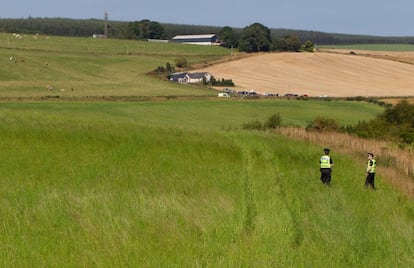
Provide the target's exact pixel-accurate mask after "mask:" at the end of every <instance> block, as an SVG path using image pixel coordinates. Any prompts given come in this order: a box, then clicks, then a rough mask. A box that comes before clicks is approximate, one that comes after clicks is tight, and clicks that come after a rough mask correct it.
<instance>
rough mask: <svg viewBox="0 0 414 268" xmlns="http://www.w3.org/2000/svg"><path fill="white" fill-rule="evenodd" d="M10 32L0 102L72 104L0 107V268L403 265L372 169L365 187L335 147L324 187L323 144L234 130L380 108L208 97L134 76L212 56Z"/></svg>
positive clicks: (404, 247) (408, 260)
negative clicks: (179, 60)
mask: <svg viewBox="0 0 414 268" xmlns="http://www.w3.org/2000/svg"><path fill="white" fill-rule="evenodd" d="M12 36H13V35H0V40H2V41H0V58H1V64H0V97H4V98H7V97H19V96H29V97H30V96H32V97H42V96H45V95H48V94H57V93H56V91H53V92H47V90H46V88H44V86H45V85H53V86H54V87H55V88H63V87H64V88H65V89H66V90H65V91H64V92H61V93H58V94H68V95H67V96H68V97H79V98H80V99H81V100H82V101H77V102H75V101H59V100H54V101H39V100H40V98H38V99H37V101H32V102H28V101H14V102H13V101H10V102H6V101H2V102H0V241H1V244H0V247H1V250H0V266H2V267H413V266H414V260H413V258H412V256H414V248H413V242H412V241H414V205H413V201H412V198H410V197H409V196H407V195H405V194H403V193H402V192H399V191H397V190H396V189H395V188H394V187H393V186H392V184H391V183H389V180H388V178H386V177H385V175H384V174H382V173H381V166H380V165H381V163H380V162H379V168H378V170H379V174H378V175H377V178H376V183H377V187H378V190H377V191H375V192H373V191H367V190H365V189H364V188H363V183H364V169H365V164H366V163H365V161H364V162H360V161H359V160H358V161H357V159H355V158H353V157H351V156H350V155H349V154H345V153H339V151H335V150H333V151H332V157H333V159H334V161H335V167H334V171H333V172H334V173H333V181H332V185H331V187H329V188H328V187H325V186H324V185H322V184H321V182H320V181H319V163H318V161H319V157H320V154H321V150H322V147H321V145H315V144H312V143H310V142H305V141H298V140H297V139H291V138H288V137H286V136H283V135H280V134H276V133H275V132H274V131H247V130H242V125H243V124H244V123H246V122H249V121H253V120H259V121H264V120H266V119H267V118H268V117H269V116H271V115H273V114H275V113H278V114H280V116H281V118H282V123H283V124H284V125H295V126H301V127H303V126H305V125H306V124H307V122H308V121H310V120H312V119H314V118H315V117H316V116H318V115H319V116H321V115H322V116H324V117H329V118H332V119H335V120H337V121H338V122H339V123H340V124H341V125H347V124H355V123H357V122H358V121H359V120H369V119H370V118H373V117H375V116H376V115H377V114H378V113H380V112H381V111H382V108H381V107H379V106H376V105H374V104H368V103H365V102H349V101H336V100H335V101H322V100H293V99H292V100H287V99H285V100H282V99H277V100H240V99H237V100H236V99H234V98H232V99H226V100H219V99H213V98H211V96H213V93H212V91H211V90H201V89H199V88H192V87H186V86H181V85H175V84H170V83H167V82H164V81H159V80H157V79H154V78H150V77H148V76H146V75H145V74H146V73H147V72H148V71H150V70H152V69H155V68H156V67H157V65H163V64H165V62H166V61H173V60H174V59H175V58H176V57H180V56H185V57H187V58H188V60H189V61H191V62H197V63H203V62H204V61H207V60H215V59H218V58H220V57H223V56H224V55H225V54H226V53H227V51H226V50H222V49H220V48H214V47H208V48H207V47H203V48H202V47H195V46H190V47H187V46H176V45H173V46H169V45H167V44H148V43H144V42H132V41H119V40H93V39H86V38H85V39H71V38H60V37H49V38H46V37H37V38H34V37H33V36H30V37H24V38H22V39H12ZM13 38H14V37H13ZM17 42H20V43H17ZM48 42H50V43H48ZM127 50H128V53H129V54H128V55H127V53H126V51H127ZM9 57H16V62H13V60H12V61H10V60H9ZM72 87H73V88H74V90H73V91H72V90H68V89H71V88H72ZM88 96H95V97H102V96H129V97H142V96H167V97H169V98H160V100H159V101H142V100H141V101H137V102H133V101H129V102H110V101H104V102H98V101H88V98H87V97H88ZM174 96H181V97H182V98H180V99H176V98H174ZM185 96H187V97H188V98H187V99H186V98H184V97H185ZM154 99H156V98H154ZM358 159H359V158H358Z"/></svg>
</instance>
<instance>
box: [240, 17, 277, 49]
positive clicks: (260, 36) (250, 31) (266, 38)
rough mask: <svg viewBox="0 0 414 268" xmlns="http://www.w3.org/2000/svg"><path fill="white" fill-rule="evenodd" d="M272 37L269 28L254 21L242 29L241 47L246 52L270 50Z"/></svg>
mask: <svg viewBox="0 0 414 268" xmlns="http://www.w3.org/2000/svg"><path fill="white" fill-rule="evenodd" d="M270 48H271V37H270V30H269V28H267V27H265V26H264V25H262V24H260V23H253V24H252V25H250V26H248V27H245V28H244V29H243V31H242V34H241V38H240V44H239V49H240V51H245V52H260V51H269V50H270Z"/></svg>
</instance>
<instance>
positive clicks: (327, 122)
mask: <svg viewBox="0 0 414 268" xmlns="http://www.w3.org/2000/svg"><path fill="white" fill-rule="evenodd" d="M339 129H340V127H339V124H338V122H337V121H335V120H334V119H331V118H325V117H320V116H318V117H316V118H315V119H314V120H313V121H310V122H309V123H308V124H307V125H306V131H319V132H324V131H338V130H339Z"/></svg>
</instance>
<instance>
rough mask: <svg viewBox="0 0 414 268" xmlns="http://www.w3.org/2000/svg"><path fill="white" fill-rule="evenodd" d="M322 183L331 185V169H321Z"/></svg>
mask: <svg viewBox="0 0 414 268" xmlns="http://www.w3.org/2000/svg"><path fill="white" fill-rule="evenodd" d="M320 171H321V181H322V183H324V184H330V183H331V173H332V171H331V169H330V168H321V169H320Z"/></svg>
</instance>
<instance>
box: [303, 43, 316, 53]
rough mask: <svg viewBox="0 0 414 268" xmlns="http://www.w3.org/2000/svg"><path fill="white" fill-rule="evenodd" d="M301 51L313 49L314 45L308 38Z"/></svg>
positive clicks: (311, 50)
mask: <svg viewBox="0 0 414 268" xmlns="http://www.w3.org/2000/svg"><path fill="white" fill-rule="evenodd" d="M302 49H303V51H307V52H313V51H314V50H315V45H314V44H313V42H312V41H310V40H308V41H306V42H305V44H303V46H302Z"/></svg>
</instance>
